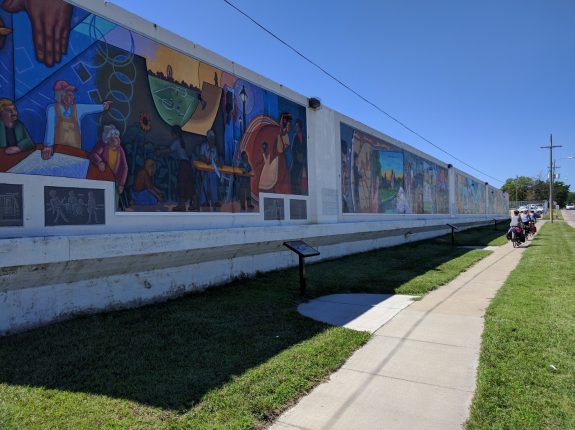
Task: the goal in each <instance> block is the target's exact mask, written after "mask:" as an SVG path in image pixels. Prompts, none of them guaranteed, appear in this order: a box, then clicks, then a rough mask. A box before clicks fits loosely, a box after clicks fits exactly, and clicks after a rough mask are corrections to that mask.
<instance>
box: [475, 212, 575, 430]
mask: <svg viewBox="0 0 575 430" xmlns="http://www.w3.org/2000/svg"><path fill="white" fill-rule="evenodd" d="M574 263H575V230H574V229H572V228H571V227H569V226H568V225H567V224H565V223H556V224H550V223H547V224H546V225H545V226H544V227H543V229H542V231H541V232H540V234H539V235H538V236H536V238H535V239H534V240H533V243H532V245H531V246H530V247H529V249H527V251H526V252H525V254H524V256H523V258H522V260H521V262H520V264H519V266H518V267H517V268H516V269H515V271H513V273H512V274H511V275H510V277H509V278H508V279H507V281H506V282H505V284H504V286H503V287H502V288H501V290H500V291H499V293H498V294H497V296H496V297H495V299H494V300H493V302H492V304H491V305H490V307H489V308H488V310H487V314H486V324H485V331H484V334H483V345H482V351H481V359H480V363H479V374H478V388H477V392H476V396H475V399H474V401H473V406H472V411H471V417H470V419H469V421H468V423H467V429H469V430H472V429H522V430H523V429H534V430H535V429H537V430H539V429H557V430H559V429H574V428H575V265H574Z"/></svg>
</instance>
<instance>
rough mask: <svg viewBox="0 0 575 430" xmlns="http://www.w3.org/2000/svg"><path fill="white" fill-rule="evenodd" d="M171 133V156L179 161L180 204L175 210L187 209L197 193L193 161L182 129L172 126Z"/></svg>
mask: <svg viewBox="0 0 575 430" xmlns="http://www.w3.org/2000/svg"><path fill="white" fill-rule="evenodd" d="M171 135H172V142H171V143H170V156H171V157H172V158H173V159H174V160H176V161H177V162H178V205H177V206H176V207H175V208H174V209H173V210H174V211H185V210H186V203H187V202H188V201H189V202H190V205H191V204H192V200H193V196H194V194H195V187H194V185H195V184H194V176H193V174H192V163H191V160H190V157H189V156H188V154H187V152H186V147H185V143H184V136H183V134H182V129H181V128H180V127H179V126H177V125H174V126H172V129H171Z"/></svg>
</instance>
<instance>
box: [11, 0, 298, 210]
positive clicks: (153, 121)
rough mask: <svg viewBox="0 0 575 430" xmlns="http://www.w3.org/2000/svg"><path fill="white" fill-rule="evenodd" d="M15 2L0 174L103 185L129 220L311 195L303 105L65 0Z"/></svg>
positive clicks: (253, 205)
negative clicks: (135, 215)
mask: <svg viewBox="0 0 575 430" xmlns="http://www.w3.org/2000/svg"><path fill="white" fill-rule="evenodd" d="M18 5H19V6H18V8H14V7H13V8H10V7H4V8H0V19H2V23H0V24H2V25H0V27H2V28H4V29H5V31H4V33H3V36H1V37H2V38H1V39H0V55H1V56H0V69H1V70H2V73H1V74H0V112H2V122H0V172H2V171H5V172H12V173H21V174H40V175H56V176H68V177H76V178H77V177H85V178H87V179H98V180H111V181H114V182H115V183H116V192H117V193H116V194H117V195H116V202H117V207H118V208H119V209H121V210H125V211H226V212H235V211H246V212H256V211H259V193H260V192H262V191H265V192H267V193H276V194H299V195H307V188H308V187H307V177H308V171H307V139H306V109H305V107H303V106H301V105H298V104H296V103H294V102H292V101H290V100H287V99H285V98H283V97H281V96H278V95H277V94H274V93H271V92H269V91H267V90H265V89H263V88H261V87H258V86H257V85H254V84H252V83H251V82H248V81H246V80H244V79H241V78H239V77H237V76H234V75H232V74H230V73H227V72H225V71H222V70H219V69H217V68H215V67H213V66H210V65H207V64H205V63H202V62H201V61H199V60H196V59H194V58H192V57H190V56H186V55H184V54H182V53H180V52H178V51H175V50H172V49H170V48H169V47H167V46H165V45H162V44H159V43H157V42H155V41H152V40H150V39H148V38H146V37H143V36H141V35H139V34H137V33H133V32H131V31H129V30H127V29H125V28H122V27H121V26H118V25H116V24H114V23H112V22H110V21H108V20H106V19H103V18H101V17H97V16H95V15H93V14H90V13H88V12H86V11H84V10H82V9H80V8H77V7H73V6H71V5H69V4H66V3H65V2H63V1H61V0H53V1H51V2H49V3H41V2H31V3H30V4H29V5H28V4H27V3H26V2H21V3H20V2H18ZM4 6H5V5H4ZM48 6H49V7H48ZM33 23H40V24H42V23H43V26H42V25H39V24H33ZM54 23H57V24H54ZM48 24H49V25H53V28H46V26H47V25H48ZM45 30H46V31H52V34H55V35H56V37H55V39H54V41H53V42H54V43H53V46H50V47H47V46H45V45H46V40H47V38H46V34H45V33H43V32H44V31H45ZM49 48H50V49H49ZM9 112H10V114H9ZM10 115H12V116H10Z"/></svg>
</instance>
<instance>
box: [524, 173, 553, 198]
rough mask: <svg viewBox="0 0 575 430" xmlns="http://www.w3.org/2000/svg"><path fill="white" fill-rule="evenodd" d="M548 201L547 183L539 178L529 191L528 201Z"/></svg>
mask: <svg viewBox="0 0 575 430" xmlns="http://www.w3.org/2000/svg"><path fill="white" fill-rule="evenodd" d="M548 199H549V182H545V181H543V180H541V179H540V178H538V179H535V180H534V181H533V183H532V185H531V189H530V190H529V200H548Z"/></svg>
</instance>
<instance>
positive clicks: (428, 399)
mask: <svg viewBox="0 0 575 430" xmlns="http://www.w3.org/2000/svg"><path fill="white" fill-rule="evenodd" d="M541 224H542V223H541ZM541 224H540V225H539V226H541ZM528 243H529V242H528ZM528 243H527V244H528ZM524 250H525V248H513V247H512V245H511V243H508V244H507V245H504V246H501V247H499V248H497V249H496V250H495V251H494V252H493V254H491V255H490V256H488V257H487V258H484V259H483V260H481V261H480V262H479V263H477V264H476V265H475V266H473V267H472V268H471V269H469V270H468V271H466V272H464V273H462V274H461V275H460V276H459V277H457V278H456V279H454V280H453V281H452V282H450V283H449V284H448V285H446V286H444V287H441V288H440V289H438V290H436V291H433V292H431V293H429V294H428V295H426V296H425V297H424V298H423V299H422V300H420V301H416V302H414V303H413V304H411V305H410V306H409V307H407V308H405V309H403V310H402V311H401V312H399V313H398V314H397V315H396V316H395V317H394V318H393V319H391V320H390V321H389V322H387V323H386V324H385V325H383V326H381V327H380V328H379V329H377V331H375V333H374V336H373V337H372V339H371V340H370V341H369V342H368V343H367V344H366V345H365V346H364V347H363V348H361V349H360V350H358V351H356V352H355V353H354V354H353V355H352V357H351V358H350V359H349V360H348V361H347V362H346V363H345V364H344V365H343V366H342V368H341V369H339V370H338V371H337V372H336V373H334V374H332V375H331V377H330V379H329V381H328V382H326V383H323V384H321V385H319V386H318V387H316V388H315V389H314V390H313V391H312V392H311V393H310V394H308V395H307V396H305V397H304V398H302V399H301V400H300V401H299V403H298V404H297V405H295V406H294V407H292V408H291V409H289V410H288V411H286V412H285V413H284V414H283V415H281V416H280V417H279V418H278V419H277V421H276V422H275V423H274V425H272V426H271V429H272V430H294V429H298V430H305V429H307V430H316V429H326V430H327V429H329V430H335V429H342V430H363V429H366V430H368V429H369V430H371V429H438V430H439V429H441V430H445V429H460V428H462V425H463V424H464V422H465V420H466V419H467V417H468V416H469V406H470V404H471V401H472V398H473V393H474V390H475V379H476V373H477V365H478V361H479V353H480V347H481V333H482V331H483V316H484V313H485V309H486V308H487V306H488V305H489V303H490V301H491V299H492V298H493V297H494V296H495V294H496V293H497V290H498V289H499V288H500V287H501V286H502V285H503V282H504V281H505V279H506V278H507V276H508V275H509V273H510V272H511V271H512V270H513V269H514V268H515V267H516V265H517V263H518V262H519V260H520V258H521V255H522V254H523V252H524Z"/></svg>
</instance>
